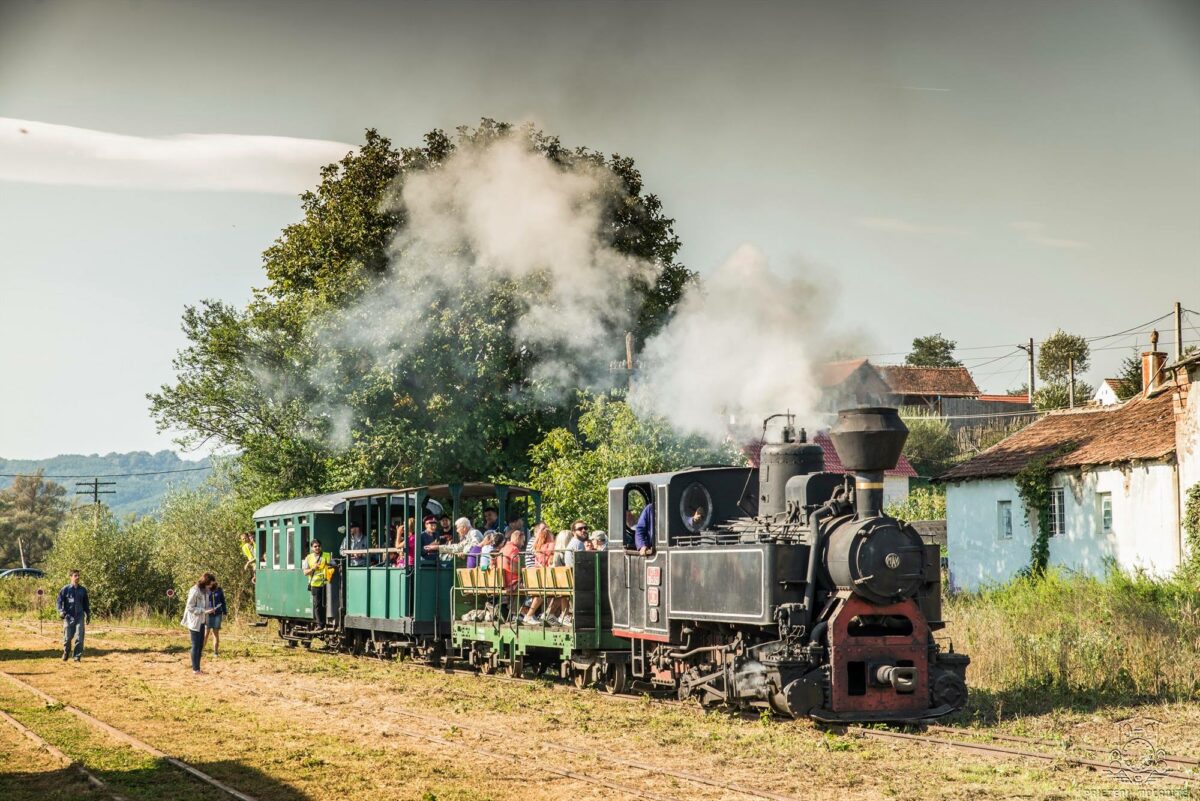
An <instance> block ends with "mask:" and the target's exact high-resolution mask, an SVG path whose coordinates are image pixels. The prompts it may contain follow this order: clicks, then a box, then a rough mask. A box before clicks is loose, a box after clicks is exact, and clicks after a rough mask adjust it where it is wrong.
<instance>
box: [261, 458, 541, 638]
mask: <svg viewBox="0 0 1200 801" xmlns="http://www.w3.org/2000/svg"><path fill="white" fill-rule="evenodd" d="M485 504H486V505H489V506H494V507H495V508H496V509H497V511H498V513H499V517H500V519H501V520H504V519H507V517H508V515H509V513H510V512H512V511H517V512H520V513H521V514H522V515H523V517H525V518H526V519H527V521H528V523H529V525H533V524H534V523H536V522H537V521H538V520H540V516H541V496H540V494H539V493H537V492H536V491H534V490H530V489H527V488H524V487H517V486H511V485H505V484H490V483H482V482H473V483H467V482H463V483H453V484H441V485H435V486H426V487H410V488H406V489H391V488H374V489H357V490H347V491H344V492H340V493H328V494H325V495H318V496H311V497H308V498H297V499H292V500H287V501H280V502H277V503H274V504H269V505H267V506H265V507H263V508H262V509H259V510H258V511H257V512H255V515H254V520H255V529H256V543H255V544H256V558H257V568H258V569H257V570H256V573H257V583H256V585H255V604H256V609H257V611H258V614H259V615H260V616H262V617H266V618H272V619H275V620H277V621H278V625H279V635H280V637H282V638H283V639H284V640H285V641H287V642H289V643H291V644H295V643H300V644H303V645H305V647H308V646H309V645H311V643H312V641H313V640H314V639H321V640H322V641H323V642H325V643H326V644H327V645H329V646H333V647H336V648H344V649H346V650H349V651H351V652H352V653H366V652H371V653H376V654H379V655H385V656H386V655H392V654H395V653H399V652H406V653H409V654H411V655H412V656H416V657H419V658H424V659H427V660H430V661H437V660H438V659H440V657H441V655H442V654H444V653H445V647H446V640H447V638H448V637H449V634H450V619H451V614H450V591H451V588H452V586H453V581H454V573H453V562H452V561H451V560H449V559H446V558H441V557H439V556H437V555H433V554H430V555H426V554H425V553H424V552H421V553H419V554H416V555H414V558H412V559H411V560H406V562H407V563H406V564H402V565H394V564H392V562H391V557H394V556H395V555H396V554H397V553H399V552H400V551H399V549H398V548H397V547H396V542H395V534H394V527H395V525H396V524H399V523H403V524H406V525H408V526H410V527H411V528H406V529H404V530H405V531H406V532H408V531H411V530H413V528H415V529H416V532H415V534H416V535H417V536H415V537H414V542H416V543H418V545H417V550H419V549H420V542H421V540H420V538H419V532H420V521H421V519H422V518H423V517H424V516H425V515H426V514H433V515H441V514H443V513H446V514H449V515H450V516H451V518H452V519H455V518H457V517H459V516H469V515H468V513H469V512H470V511H471V507H472V506H478V507H482V506H483V505H485ZM352 527H358V528H359V529H360V530H361V531H362V532H363V534H364V535H365V538H366V544H367V546H368V547H366V548H363V549H357V550H354V551H347V552H346V553H343V552H342V547H341V546H342V543H343V542H344V541H346V540H347V539H348V538H347V534H346V532H349V531H350V530H351V528H352ZM313 537H315V538H317V539H319V540H320V542H321V545H322V547H323V548H324V550H326V551H327V552H329V553H330V554H332V556H333V560H334V564H335V566H336V568H337V569H336V571H335V574H334V577H333V580H332V581H331V582H330V583H329V584H328V585H327V586H326V593H327V595H326V611H327V624H326V626H325V627H324V628H318V627H316V626H315V624H314V621H313V618H312V599H311V595H310V593H309V590H308V582H307V579H306V578H305V577H304V574H303V557H304V555H305V554H307V553H308V549H309V543H310V542H311V539H312V538H313ZM352 562H353V564H352Z"/></svg>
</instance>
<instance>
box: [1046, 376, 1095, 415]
mask: <svg viewBox="0 0 1200 801" xmlns="http://www.w3.org/2000/svg"><path fill="white" fill-rule="evenodd" d="M1070 393H1071V390H1070V385H1069V384H1068V383H1067V382H1066V381H1060V382H1055V383H1052V384H1042V385H1041V386H1040V387H1038V388H1037V389H1036V390H1034V392H1033V408H1035V409H1037V410H1038V411H1039V412H1052V411H1054V410H1055V409H1066V408H1067V407H1068V406H1069V405H1070V398H1071V394H1070ZM1095 395H1096V390H1095V388H1094V387H1093V386H1092V385H1091V384H1089V383H1087V382H1086V381H1079V380H1076V381H1075V405H1076V406H1082V405H1083V404H1085V403H1087V402H1088V401H1090V400H1091V399H1092V398H1093V397H1095Z"/></svg>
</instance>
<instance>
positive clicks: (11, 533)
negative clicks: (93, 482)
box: [0, 470, 67, 568]
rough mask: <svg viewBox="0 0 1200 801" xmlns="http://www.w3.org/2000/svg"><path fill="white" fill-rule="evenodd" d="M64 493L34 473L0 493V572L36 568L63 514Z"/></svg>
mask: <svg viewBox="0 0 1200 801" xmlns="http://www.w3.org/2000/svg"><path fill="white" fill-rule="evenodd" d="M66 493H67V491H66V490H65V489H63V487H62V486H61V485H59V484H56V483H54V482H53V481H49V480H47V479H46V478H44V477H43V475H42V471H41V470H38V471H36V472H34V473H33V474H31V475H22V476H17V477H16V478H14V479H13V483H12V485H11V486H9V487H7V488H5V489H3V490H0V568H4V567H19V566H21V564H22V556H23V557H24V561H25V563H26V564H31V565H36V564H39V563H40V562H41V561H42V560H43V559H44V558H45V556H46V554H47V552H48V551H49V550H50V548H51V546H52V545H53V543H54V534H55V532H56V531H57V530H58V527H59V525H60V524H61V523H62V520H63V516H64V515H65V514H66V511H67V501H66V497H65V496H66Z"/></svg>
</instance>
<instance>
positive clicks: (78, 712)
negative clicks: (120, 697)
mask: <svg viewBox="0 0 1200 801" xmlns="http://www.w3.org/2000/svg"><path fill="white" fill-rule="evenodd" d="M0 675H2V676H4V678H6V679H8V680H9V681H11V682H13V683H14V684H16V685H17V686H19V687H21V688H22V689H24V690H27V691H29V692H31V693H33V694H34V695H36V696H38V697H39V698H41V699H42V700H43V701H45V702H46V703H47V704H48V705H50V706H60V707H62V708H63V709H65V710H66V711H67V712H70V713H71V714H72V715H74V716H75V717H77V718H79V719H80V720H82V721H84V722H85V723H87V724H88V725H90V726H92V727H93V728H95V729H98V730H100V731H102V732H104V733H105V734H107V735H109V736H111V737H113V738H114V739H117V740H120V741H121V742H123V743H125V744H126V745H130V746H133V747H134V748H136V749H137V750H139V751H144V752H146V753H147V754H149V755H150V756H152V757H154V758H155V759H161V760H163V761H164V762H167V763H168V764H170V765H174V766H175V767H176V768H179V770H181V771H183V772H184V773H186V774H188V775H190V776H192V777H193V778H196V779H199V780H200V781H202V782H204V783H205V784H208V785H211V786H213V787H215V788H216V789H218V790H220V791H222V792H223V793H225V794H226V795H229V796H232V797H233V798H236V799H238V801H258V799H256V798H255V797H254V796H251V795H246V794H245V793H243V792H241V791H240V790H237V789H235V788H233V787H230V786H229V785H228V784H225V783H224V782H222V781H219V780H217V779H214V778H213V777H212V776H209V775H208V774H207V773H205V772H204V771H202V770H200V769H199V768H197V767H195V766H193V765H189V764H188V763H187V762H184V761H183V760H182V759H176V758H175V757H173V756H169V755H167V754H165V753H163V752H162V751H160V750H158V749H157V748H155V747H154V746H152V745H148V744H146V743H144V742H142V741H141V740H139V739H137V738H136V737H134V736H133V735H132V734H129V733H128V732H125V731H122V730H121V729H118V728H116V727H115V726H112V725H110V724H108V723H105V722H104V721H102V720H100V719H99V718H96V717H93V716H91V715H89V714H88V713H87V712H84V711H83V710H82V709H79V708H77V707H74V706H71V705H70V704H64V703H62V702H61V701H59V700H57V699H55V698H54V697H53V696H51V695H50V694H49V693H46V692H43V691H42V690H39V689H38V688H37V687H34V686H33V685H32V684H29V683H27V682H24V681H22V680H21V679H18V678H17V677H16V676H14V675H12V674H11V673H9V672H7V671H4V670H0ZM5 717H8V716H7V715H5ZM13 722H16V721H13ZM17 725H20V724H19V723H18V724H17ZM35 736H36V735H35ZM38 739H41V738H38ZM42 742H43V743H44V744H45V747H47V748H52V747H53V746H50V744H49V743H46V742H45V741H44V740H43V741H42ZM55 750H56V751H57V749H55ZM58 755H60V756H61V757H62V758H64V759H67V760H68V761H71V760H70V757H68V756H67V755H66V754H63V753H62V752H61V751H58ZM80 769H81V770H83V768H82V766H80ZM85 773H86V770H85ZM88 777H89V778H88V781H89V783H92V784H95V783H96V782H99V784H100V786H103V784H104V783H103V782H100V780H99V779H98V778H96V777H95V776H92V775H91V774H90V773H88Z"/></svg>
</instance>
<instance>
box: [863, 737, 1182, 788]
mask: <svg viewBox="0 0 1200 801" xmlns="http://www.w3.org/2000/svg"><path fill="white" fill-rule="evenodd" d="M844 731H846V732H847V733H851V734H858V735H861V736H863V737H870V738H872V739H876V740H905V741H908V742H919V743H926V744H929V745H944V746H947V747H949V748H956V749H958V750H960V751H980V752H984V753H990V754H999V755H1002V756H1019V757H1024V758H1026V759H1035V760H1039V761H1042V762H1066V763H1069V764H1072V765H1080V766H1082V767H1088V768H1098V769H1101V770H1107V771H1112V770H1113V769H1114V768H1113V765H1112V764H1111V763H1109V762H1101V761H1099V760H1096V759H1086V758H1084V757H1074V756H1070V755H1068V754H1043V753H1040V752H1038V751H1026V750H1022V749H1018V748H1005V747H1004V746H1002V745H991V744H989V743H972V742H967V741H964V740H944V739H941V738H939V737H926V736H924V735H921V734H907V733H905V732H899V731H888V730H887V729H865V728H862V727H860V726H846V727H845V728H844ZM1140 773H1144V774H1145V775H1147V776H1151V775H1153V776H1158V777H1165V778H1170V779H1175V780H1176V781H1182V782H1195V781H1196V780H1197V778H1200V777H1197V776H1191V775H1188V774H1186V773H1177V772H1175V771H1169V770H1164V771H1154V772H1149V771H1140Z"/></svg>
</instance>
